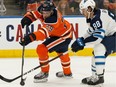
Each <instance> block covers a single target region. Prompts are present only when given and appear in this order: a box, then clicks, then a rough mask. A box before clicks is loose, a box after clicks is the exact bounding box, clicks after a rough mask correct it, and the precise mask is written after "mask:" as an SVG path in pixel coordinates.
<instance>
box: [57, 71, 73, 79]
mask: <svg viewBox="0 0 116 87" xmlns="http://www.w3.org/2000/svg"><path fill="white" fill-rule="evenodd" d="M56 77H59V78H72V73H71V74H67V75H66V74H64V73H63V72H62V71H61V72H57V73H56Z"/></svg>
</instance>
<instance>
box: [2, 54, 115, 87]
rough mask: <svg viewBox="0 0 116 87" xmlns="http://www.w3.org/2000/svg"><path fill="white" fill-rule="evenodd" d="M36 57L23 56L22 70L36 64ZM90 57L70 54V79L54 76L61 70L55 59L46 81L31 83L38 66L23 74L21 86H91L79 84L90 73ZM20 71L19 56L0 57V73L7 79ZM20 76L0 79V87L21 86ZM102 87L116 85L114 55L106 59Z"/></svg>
mask: <svg viewBox="0 0 116 87" xmlns="http://www.w3.org/2000/svg"><path fill="white" fill-rule="evenodd" d="M38 64H39V61H38V58H25V64H24V72H27V71H29V70H30V69H32V68H34V67H36V66H38ZM90 66H91V57H80V56H71V69H72V73H73V78H72V79H61V78H57V77H56V76H55V73H56V72H57V71H62V68H61V64H60V60H59V59H56V60H54V61H52V62H51V63H50V74H49V78H48V82H46V83H33V77H34V75H35V74H37V73H39V72H40V68H39V69H37V70H34V71H33V72H31V73H29V74H27V75H25V76H24V78H25V77H26V78H27V79H26V81H25V86H23V87H93V86H88V85H83V84H81V80H82V79H83V78H84V77H86V76H90V75H91V68H90ZM20 73H21V58H17V59H13V58H9V59H3V58H1V59H0V74H1V75H3V76H4V77H6V78H8V79H13V78H15V77H17V76H19V75H20ZM20 80H21V79H20V78H19V79H17V80H15V81H13V82H11V83H7V82H4V81H2V80H0V87H22V86H21V85H20ZM103 87H116V57H112V56H110V57H108V58H107V59H106V71H105V83H104V85H103Z"/></svg>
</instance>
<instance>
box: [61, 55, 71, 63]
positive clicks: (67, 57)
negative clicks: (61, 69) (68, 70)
mask: <svg viewBox="0 0 116 87" xmlns="http://www.w3.org/2000/svg"><path fill="white" fill-rule="evenodd" d="M60 59H61V61H62V62H67V61H70V58H69V54H68V53H67V54H64V55H63V56H61V57H60Z"/></svg>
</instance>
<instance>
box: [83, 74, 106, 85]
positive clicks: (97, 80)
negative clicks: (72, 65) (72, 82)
mask: <svg viewBox="0 0 116 87" xmlns="http://www.w3.org/2000/svg"><path fill="white" fill-rule="evenodd" d="M82 83H83V84H88V85H98V84H103V83H104V77H103V76H102V77H98V76H90V77H87V78H84V79H82Z"/></svg>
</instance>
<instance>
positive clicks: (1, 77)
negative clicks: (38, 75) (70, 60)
mask: <svg viewBox="0 0 116 87" xmlns="http://www.w3.org/2000/svg"><path fill="white" fill-rule="evenodd" d="M62 55H63V54H60V55H58V56H56V57H54V58H52V59H51V60H49V61H48V62H46V63H43V64H41V65H39V66H37V67H35V68H33V69H31V70H29V71H27V72H25V73H24V74H23V75H19V76H17V77H15V78H13V79H7V78H5V77H3V76H2V75H0V79H1V80H3V81H5V82H13V81H15V80H17V79H19V78H20V77H21V76H24V75H27V74H28V73H31V72H32V71H34V70H36V69H38V68H40V67H42V66H44V65H46V64H48V63H50V62H52V61H53V60H55V59H57V58H59V57H60V56H62Z"/></svg>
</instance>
